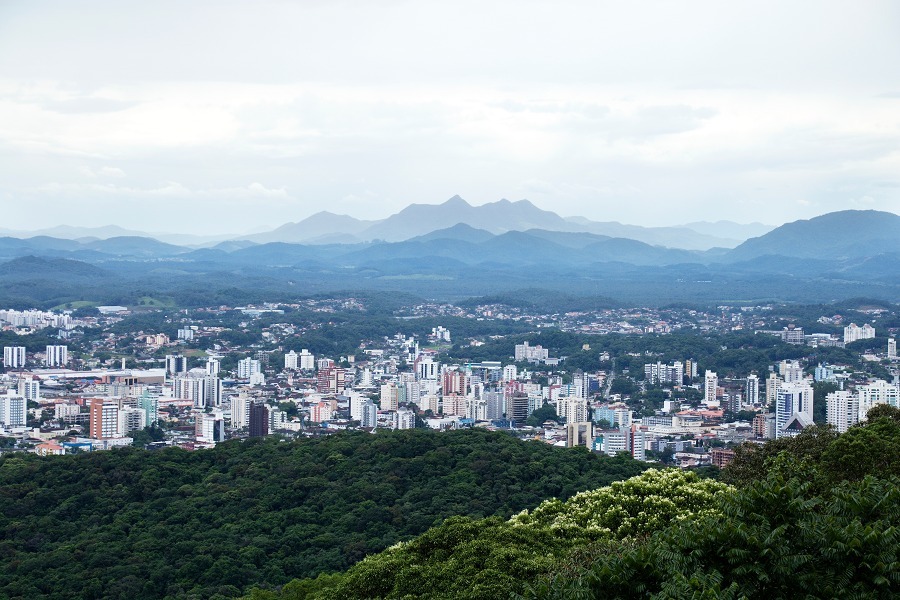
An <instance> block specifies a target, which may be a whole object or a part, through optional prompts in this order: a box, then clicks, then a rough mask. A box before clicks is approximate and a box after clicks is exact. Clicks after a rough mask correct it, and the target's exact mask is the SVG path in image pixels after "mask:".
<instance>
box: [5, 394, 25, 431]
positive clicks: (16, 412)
mask: <svg viewBox="0 0 900 600" xmlns="http://www.w3.org/2000/svg"><path fill="white" fill-rule="evenodd" d="M27 409H28V401H27V400H25V398H24V397H22V396H17V395H16V394H13V393H12V392H7V393H6V395H5V396H0V425H5V426H7V427H22V426H24V425H25V418H26V412H27Z"/></svg>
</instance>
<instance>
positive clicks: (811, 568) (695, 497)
mask: <svg viewBox="0 0 900 600" xmlns="http://www.w3.org/2000/svg"><path fill="white" fill-rule="evenodd" d="M898 477H900V410H898V409H895V408H891V407H887V406H880V407H876V408H875V409H873V410H872V411H871V412H870V413H869V421H868V422H867V423H865V424H863V425H859V426H855V427H853V428H851V429H850V431H848V432H847V433H845V434H843V435H840V436H839V435H837V434H835V433H834V432H833V431H832V430H830V429H828V428H811V429H809V430H807V431H805V432H804V433H803V434H801V435H800V436H799V437H797V438H794V439H786V440H778V441H776V442H771V443H769V444H766V445H765V446H763V447H761V448H756V447H753V446H746V447H743V448H742V450H741V451H740V452H739V453H738V456H737V458H736V460H735V461H734V462H733V463H732V464H731V465H730V466H729V467H728V468H726V469H725V470H724V472H723V478H724V479H725V480H726V481H729V482H732V483H733V484H734V485H733V486H732V485H728V484H725V483H719V482H714V481H709V480H700V479H699V478H698V477H697V476H696V475H694V474H691V473H683V472H678V471H674V470H669V471H647V472H645V473H644V474H642V475H639V476H636V477H634V478H632V479H630V480H628V481H624V482H620V483H614V484H612V485H611V486H609V487H606V488H602V489H599V490H595V491H591V492H585V493H581V494H578V495H576V496H574V497H573V498H571V499H569V500H568V501H560V500H550V501H547V502H544V503H543V504H541V505H540V506H539V507H538V508H537V509H535V510H533V511H530V512H529V511H524V512H522V513H520V514H518V515H516V516H514V517H513V518H511V519H509V520H503V519H500V518H497V517H493V518H487V519H481V520H474V519H471V518H454V519H449V520H447V521H445V522H444V523H443V524H441V525H440V526H438V527H436V528H434V529H431V530H430V531H428V532H427V533H426V534H424V535H422V536H420V537H419V538H416V539H415V540H413V541H412V542H409V543H406V544H402V545H399V546H396V547H393V548H390V549H389V550H387V551H385V552H382V553H380V554H377V555H374V556H370V557H368V558H366V559H365V560H363V561H362V562H360V563H358V564H357V565H355V566H353V567H351V568H350V569H349V570H348V571H347V572H345V573H340V574H333V575H323V576H320V577H319V578H316V579H307V580H298V581H293V582H291V583H289V584H288V585H286V586H284V587H283V588H281V589H280V590H277V591H268V590H264V589H257V590H254V591H253V592H252V593H251V595H250V598H251V599H252V600H312V599H317V600H319V599H321V600H324V599H329V600H330V599H337V598H406V599H412V598H428V599H431V600H435V599H438V598H469V599H473V600H474V599H484V600H493V599H496V598H505V597H524V598H534V599H545V600H559V599H565V600H576V599H581V598H610V599H613V598H614V599H623V600H624V599H628V598H635V597H638V596H640V597H648V598H672V599H674V598H726V599H732V598H733V599H735V600H736V599H738V598H804V597H805V598H892V597H896V596H897V594H898V593H900V560H898V551H897V548H898V547H900V487H898V483H900V479H898Z"/></svg>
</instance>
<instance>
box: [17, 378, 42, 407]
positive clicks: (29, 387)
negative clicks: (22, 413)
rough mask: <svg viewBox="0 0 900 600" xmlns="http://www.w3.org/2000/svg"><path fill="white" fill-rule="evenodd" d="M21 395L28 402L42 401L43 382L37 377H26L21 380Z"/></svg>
mask: <svg viewBox="0 0 900 600" xmlns="http://www.w3.org/2000/svg"><path fill="white" fill-rule="evenodd" d="M19 395H20V396H23V397H24V398H25V399H26V400H34V401H35V402H36V401H38V400H40V399H41V380H40V379H38V378H37V377H31V376H26V377H22V378H21V379H19Z"/></svg>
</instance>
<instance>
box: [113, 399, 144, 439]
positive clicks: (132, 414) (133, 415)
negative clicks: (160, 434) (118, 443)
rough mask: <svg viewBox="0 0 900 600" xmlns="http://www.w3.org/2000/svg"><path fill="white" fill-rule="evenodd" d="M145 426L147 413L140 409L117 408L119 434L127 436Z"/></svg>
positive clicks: (130, 407) (129, 407)
mask: <svg viewBox="0 0 900 600" xmlns="http://www.w3.org/2000/svg"><path fill="white" fill-rule="evenodd" d="M146 426H147V413H146V412H144V410H142V409H140V408H135V407H132V406H122V407H121V408H119V433H121V434H122V435H128V434H129V433H131V432H132V431H138V430H141V429H143V428H144V427H146Z"/></svg>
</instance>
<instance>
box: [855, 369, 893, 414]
mask: <svg viewBox="0 0 900 600" xmlns="http://www.w3.org/2000/svg"><path fill="white" fill-rule="evenodd" d="M856 393H857V394H858V395H859V420H860V421H865V420H866V415H867V414H869V410H870V409H871V408H872V407H873V406H875V405H877V404H888V405H890V406H893V407H894V408H900V387H898V386H897V385H895V384H892V383H888V382H887V381H884V380H883V379H876V380H875V381H873V382H872V383H870V384H868V385H863V386H859V387H858V388H856Z"/></svg>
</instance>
